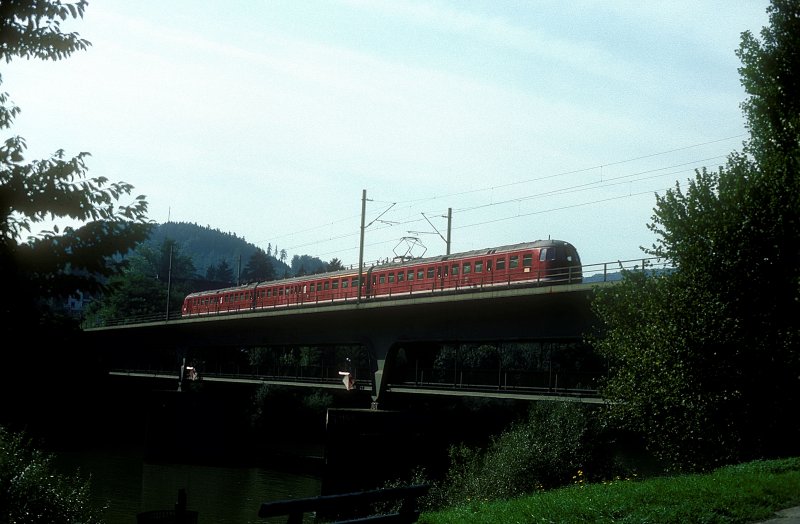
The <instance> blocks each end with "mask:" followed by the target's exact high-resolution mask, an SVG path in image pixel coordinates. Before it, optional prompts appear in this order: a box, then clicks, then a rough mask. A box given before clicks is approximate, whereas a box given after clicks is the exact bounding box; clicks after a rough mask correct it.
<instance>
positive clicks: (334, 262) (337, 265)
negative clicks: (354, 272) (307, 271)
mask: <svg viewBox="0 0 800 524" xmlns="http://www.w3.org/2000/svg"><path fill="white" fill-rule="evenodd" d="M340 269H344V264H342V261H341V260H339V259H338V258H332V259H331V261H330V262H328V271H339V270H340Z"/></svg>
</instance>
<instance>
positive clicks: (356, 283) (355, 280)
mask: <svg viewBox="0 0 800 524" xmlns="http://www.w3.org/2000/svg"><path fill="white" fill-rule="evenodd" d="M350 283H351V284H352V285H353V287H358V279H357V278H354V279H353V280H351V281H350Z"/></svg>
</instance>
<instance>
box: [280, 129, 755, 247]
mask: <svg viewBox="0 0 800 524" xmlns="http://www.w3.org/2000/svg"><path fill="white" fill-rule="evenodd" d="M743 136H745V135H744V134H740V135H734V136H729V137H725V138H720V139H716V140H710V141H706V142H701V143H696V144H692V145H687V146H683V147H680V148H673V149H670V150H666V151H661V152H657V153H651V154H647V155H640V156H637V157H633V158H629V159H625V160H619V161H614V162H607V163H604V164H598V165H595V166H592V167H588V168H583V169H577V170H570V171H561V172H558V173H554V174H549V175H542V176H538V177H532V178H528V179H525V180H518V181H513V182H509V183H507V184H499V185H494V186H490V187H484V188H476V189H471V190H467V191H459V192H453V193H448V194H443V195H437V196H434V197H427V198H420V199H412V200H399V201H383V200H379V199H370V201H371V202H375V203H382V204H388V205H389V207H388V208H386V209H384V210H382V212H381V213H380V214H378V215H377V216H376V217H375V218H373V219H372V220H371V222H370V225H373V224H375V223H376V222H377V223H378V224H380V225H378V226H376V227H373V228H372V231H373V232H378V231H381V230H384V229H387V228H391V227H394V226H404V227H408V226H409V225H411V224H415V223H422V222H423V219H421V218H420V215H419V213H420V211H419V209H418V208H417V209H414V204H418V203H422V202H429V201H433V200H439V199H442V198H455V197H461V196H464V195H469V194H479V193H481V192H490V193H491V192H494V191H496V190H497V189H501V188H508V187H513V186H519V185H523V184H527V183H532V182H539V181H542V180H548V179H554V178H557V177H563V176H567V175H570V174H576V173H587V172H591V171H592V170H598V169H600V170H604V168H607V167H610V166H619V165H623V164H626V163H631V162H635V161H637V160H643V159H649V158H654V157H658V156H662V155H666V154H669V153H674V152H679V151H686V150H690V149H693V148H696V147H701V146H706V145H712V144H717V143H721V142H725V141H728V140H731V139H735V138H741V137H743ZM726 156H727V155H717V156H713V157H707V158H702V159H698V160H693V161H690V162H683V163H680V164H673V165H669V166H663V167H657V168H653V169H647V170H643V171H636V172H634V173H627V174H622V175H618V176H612V177H608V176H607V175H606V174H605V171H602V172H603V173H604V176H603V177H601V178H600V179H599V180H595V181H590V182H584V183H581V184H575V185H570V186H566V187H560V188H554V189H549V190H547V191H542V192H536V193H531V194H527V195H522V196H519V197H514V198H510V199H504V200H500V201H490V202H488V203H482V204H476V205H472V206H463V207H460V208H454V209H453V212H454V213H461V214H463V213H466V212H469V211H473V210H479V209H485V208H491V207H497V206H503V205H508V204H511V203H519V202H523V201H526V200H533V199H537V198H542V197H546V196H556V195H567V194H574V193H578V192H585V191H591V190H600V189H605V188H610V187H614V186H619V185H621V184H631V183H634V182H641V181H644V180H651V179H654V178H659V177H664V176H672V175H676V174H679V173H681V172H683V171H684V170H678V171H675V169H676V168H682V167H687V166H694V168H696V167H698V166H700V165H701V164H702V163H704V162H709V161H712V160H717V159H721V158H725V157H726ZM643 175H646V176H643ZM658 191H662V189H657V190H650V191H642V192H635V193H634V192H629V193H628V194H625V195H622V196H613V197H609V198H602V199H594V200H589V201H585V202H578V203H574V204H568V205H564V206H557V207H552V208H548V209H546V210H536V211H532V212H518V213H515V214H510V215H508V216H505V217H501V218H496V219H491V220H484V221H477V222H473V223H467V224H463V223H462V224H459V225H458V226H455V227H454V229H464V228H468V227H476V226H479V225H485V224H490V223H494V222H499V221H504V220H512V219H514V218H520V217H526V216H531V215H535V214H541V213H549V212H556V211H559V210H563V209H570V208H575V207H583V206H587V205H593V204H600V203H603V202H609V201H614V200H619V199H621V198H631V197H636V196H640V195H643V194H653V193H655V192H658ZM395 206H397V207H395ZM392 208H394V209H399V208H402V209H404V210H406V213H407V215H406V217H399V218H396V219H394V220H380V218H381V217H382V216H384V215H385V214H386V213H387V212H388V211H389V210H390V209H392ZM425 213H427V214H441V211H439V210H436V211H432V210H428V211H425ZM358 216H359V215H350V216H348V217H345V218H341V219H337V220H333V221H329V222H326V223H325V224H322V225H319V226H313V227H310V228H305V229H303V230H300V231H296V232H293V233H284V234H282V235H279V236H276V237H272V239H273V240H277V239H281V238H284V239H285V238H287V237H294V236H297V235H302V234H304V233H308V232H312V231H315V230H319V229H323V228H329V227H333V226H334V225H336V224H342V223H345V222H347V221H352V220H353V219H354V218H355V217H358ZM358 235H359V233H358V231H357V229H356V228H355V227H354V228H353V232H351V233H343V234H340V235H330V236H328V237H326V238H317V239H313V240H309V241H308V242H301V243H293V244H292V245H290V246H289V247H288V248H287V249H289V250H292V251H296V250H297V249H302V248H307V247H309V246H318V247H320V246H322V245H324V244H326V243H330V242H333V241H337V240H343V239H347V238H351V237H352V238H355V237H357V236H358ZM392 241H396V239H392V240H387V241H383V242H376V243H368V244H366V245H367V246H369V247H372V246H376V245H382V244H387V243H389V242H392ZM352 249H353V248H352V247H351V248H346V247H344V248H337V249H335V250H330V251H325V252H322V253H319V254H318V255H317V256H327V255H330V254H338V253H344V252H349V251H350V250H352ZM355 249H357V247H356V248H355Z"/></svg>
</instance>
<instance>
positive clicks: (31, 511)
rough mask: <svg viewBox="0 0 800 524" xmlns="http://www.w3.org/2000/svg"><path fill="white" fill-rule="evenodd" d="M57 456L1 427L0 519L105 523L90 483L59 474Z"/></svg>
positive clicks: (26, 438)
mask: <svg viewBox="0 0 800 524" xmlns="http://www.w3.org/2000/svg"><path fill="white" fill-rule="evenodd" d="M52 459H53V457H52V456H51V455H49V454H46V453H43V452H41V451H39V450H38V449H36V448H35V447H34V446H33V444H32V443H31V441H30V440H29V438H28V437H27V435H25V434H23V433H14V432H11V431H8V430H7V429H5V428H3V427H0V465H2V467H0V520H1V521H2V522H17V523H21V524H22V523H31V524H35V523H40V522H49V523H53V524H60V523H63V524H69V523H73V522H84V523H86V524H90V523H102V522H103V518H102V514H101V512H100V511H99V510H98V509H96V508H94V507H93V506H92V504H91V498H90V489H89V488H90V482H89V481H88V480H85V479H82V478H80V477H79V476H77V475H76V476H74V477H69V476H65V475H62V474H59V473H57V472H56V471H55V468H54V467H53V464H52Z"/></svg>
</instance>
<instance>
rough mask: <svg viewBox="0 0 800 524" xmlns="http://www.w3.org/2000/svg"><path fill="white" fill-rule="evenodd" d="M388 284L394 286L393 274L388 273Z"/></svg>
mask: <svg viewBox="0 0 800 524" xmlns="http://www.w3.org/2000/svg"><path fill="white" fill-rule="evenodd" d="M389 283H390V284H394V273H389Z"/></svg>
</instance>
